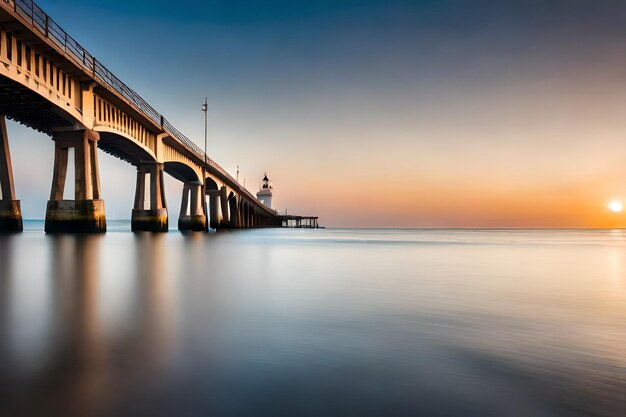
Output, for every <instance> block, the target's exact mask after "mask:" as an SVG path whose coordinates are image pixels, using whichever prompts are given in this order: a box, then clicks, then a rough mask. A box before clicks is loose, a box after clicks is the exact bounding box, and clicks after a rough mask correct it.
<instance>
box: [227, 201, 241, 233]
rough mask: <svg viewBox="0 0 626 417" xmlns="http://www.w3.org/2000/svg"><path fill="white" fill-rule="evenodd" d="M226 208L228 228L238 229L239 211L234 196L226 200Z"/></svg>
mask: <svg viewBox="0 0 626 417" xmlns="http://www.w3.org/2000/svg"><path fill="white" fill-rule="evenodd" d="M228 206H229V207H230V227H233V228H234V227H239V223H240V222H239V209H238V204H237V197H236V196H234V195H233V196H232V197H231V198H230V199H229V200H228Z"/></svg>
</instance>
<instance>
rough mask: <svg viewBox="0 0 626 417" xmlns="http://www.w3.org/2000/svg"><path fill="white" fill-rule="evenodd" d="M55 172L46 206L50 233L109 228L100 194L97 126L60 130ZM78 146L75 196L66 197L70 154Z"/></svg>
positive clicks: (96, 230)
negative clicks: (67, 198) (95, 130)
mask: <svg viewBox="0 0 626 417" xmlns="http://www.w3.org/2000/svg"><path fill="white" fill-rule="evenodd" d="M52 139H53V140H54V144H55V145H54V173H53V177H52V190H51V191H50V200H49V201H48V207H47V210H46V222H45V231H46V233H59V232H60V233H65V232H70V233H98V232H105V231H106V216H105V213H104V200H101V198H100V197H101V196H100V175H99V172H98V146H97V142H98V140H99V139H100V136H99V135H98V133H97V132H94V131H93V130H89V129H86V130H76V131H68V132H56V133H54V134H53V136H52ZM70 148H74V200H63V191H64V189H65V177H66V175H67V157H68V152H69V149H70Z"/></svg>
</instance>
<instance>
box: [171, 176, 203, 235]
mask: <svg viewBox="0 0 626 417" xmlns="http://www.w3.org/2000/svg"><path fill="white" fill-rule="evenodd" d="M190 195H191V201H189V200H190V198H189V197H190ZM178 230H193V231H195V232H202V231H206V230H207V228H206V215H205V214H204V209H203V208H202V183H201V182H200V181H198V182H189V183H185V185H183V201H182V204H181V205H180V216H178Z"/></svg>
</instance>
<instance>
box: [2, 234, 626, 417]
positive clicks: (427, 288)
mask: <svg viewBox="0 0 626 417" xmlns="http://www.w3.org/2000/svg"><path fill="white" fill-rule="evenodd" d="M27 227H28V228H29V230H27V231H26V232H24V233H23V234H20V235H13V236H0V414H1V415H6V416H9V415H10V416H20V415H42V416H43V415H45V416H72V415H79V416H192V415H198V416H290V417H291V416H323V417H327V416H463V417H466V416H498V417H500V416H532V417H535V416H539V417H541V416H620V417H623V416H625V415H626V231H621V230H620V231H574V230H562V231H478V230H330V229H329V230H253V231H238V232H227V233H226V232H225V233H221V232H220V233H213V234H210V235H202V234H192V235H182V234H180V233H178V232H175V231H173V232H170V233H168V234H164V235H150V234H138V235H134V234H132V233H130V232H128V231H127V230H128V229H129V225H128V224H127V223H116V224H113V223H109V228H110V232H109V233H107V234H106V235H102V236H71V235H68V236H56V237H53V236H45V235H44V234H43V233H42V232H41V230H40V229H41V227H42V224H41V223H28V224H27Z"/></svg>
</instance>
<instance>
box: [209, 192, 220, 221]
mask: <svg viewBox="0 0 626 417" xmlns="http://www.w3.org/2000/svg"><path fill="white" fill-rule="evenodd" d="M206 193H207V194H208V196H209V215H210V220H209V223H210V224H209V226H210V227H211V229H217V228H219V227H220V211H221V210H220V203H219V199H220V195H221V191H220V190H207V191H206Z"/></svg>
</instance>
